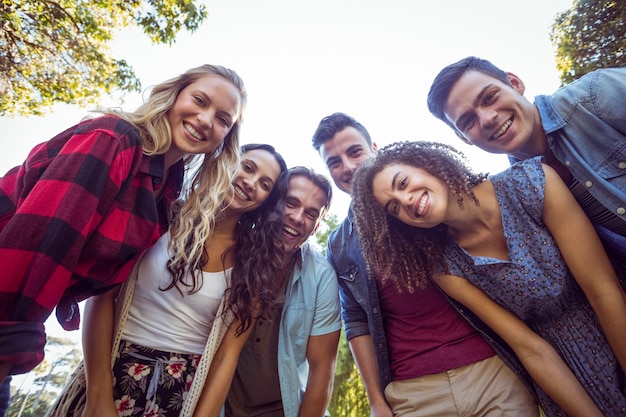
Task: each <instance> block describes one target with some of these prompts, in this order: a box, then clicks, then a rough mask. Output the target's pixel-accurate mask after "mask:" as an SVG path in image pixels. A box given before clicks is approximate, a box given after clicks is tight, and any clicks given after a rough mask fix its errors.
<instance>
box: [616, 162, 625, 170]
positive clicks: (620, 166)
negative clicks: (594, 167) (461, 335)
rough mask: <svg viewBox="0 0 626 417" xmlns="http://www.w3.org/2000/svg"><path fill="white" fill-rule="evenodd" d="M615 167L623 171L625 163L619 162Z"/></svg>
mask: <svg viewBox="0 0 626 417" xmlns="http://www.w3.org/2000/svg"><path fill="white" fill-rule="evenodd" d="M617 166H618V167H619V169H624V168H626V162H620V163H619V164H617Z"/></svg>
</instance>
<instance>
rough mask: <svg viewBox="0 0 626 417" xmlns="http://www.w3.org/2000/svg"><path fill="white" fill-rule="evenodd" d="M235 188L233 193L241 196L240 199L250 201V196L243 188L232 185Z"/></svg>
mask: <svg viewBox="0 0 626 417" xmlns="http://www.w3.org/2000/svg"><path fill="white" fill-rule="evenodd" d="M234 189H235V193H236V194H237V195H238V196H239V197H241V198H242V199H244V200H246V201H250V200H251V199H250V196H248V194H246V193H244V192H243V190H242V189H241V188H239V186H237V185H235V187H234Z"/></svg>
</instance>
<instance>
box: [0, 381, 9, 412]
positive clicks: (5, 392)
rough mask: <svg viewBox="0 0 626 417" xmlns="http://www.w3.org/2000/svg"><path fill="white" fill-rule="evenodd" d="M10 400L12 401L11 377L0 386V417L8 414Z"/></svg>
mask: <svg viewBox="0 0 626 417" xmlns="http://www.w3.org/2000/svg"><path fill="white" fill-rule="evenodd" d="M9 399H11V377H10V376H7V377H6V378H4V381H2V385H0V417H4V416H5V414H6V413H7V409H8V408H9Z"/></svg>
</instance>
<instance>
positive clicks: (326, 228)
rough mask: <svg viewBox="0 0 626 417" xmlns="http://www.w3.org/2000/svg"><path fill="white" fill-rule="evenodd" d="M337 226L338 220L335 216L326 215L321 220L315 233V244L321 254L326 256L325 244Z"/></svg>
mask: <svg viewBox="0 0 626 417" xmlns="http://www.w3.org/2000/svg"><path fill="white" fill-rule="evenodd" d="M337 226H339V220H338V219H337V215H336V214H333V213H328V214H327V215H326V217H324V219H323V220H322V223H321V224H320V227H319V228H318V229H317V232H316V233H315V242H316V243H317V245H318V246H319V247H320V248H321V249H322V253H324V254H326V243H327V242H328V237H329V236H330V233H331V232H332V231H333V230H335V229H336V228H337Z"/></svg>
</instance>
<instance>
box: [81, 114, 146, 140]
mask: <svg viewBox="0 0 626 417" xmlns="http://www.w3.org/2000/svg"><path fill="white" fill-rule="evenodd" d="M74 134H75V135H89V134H101V135H102V136H108V137H111V138H113V139H115V140H117V141H119V142H121V143H123V144H125V145H126V146H127V147H135V146H141V145H142V141H141V136H140V134H139V129H137V128H136V127H135V126H134V125H133V124H132V123H130V122H127V121H126V120H124V119H122V118H120V117H118V116H115V115H104V116H100V117H96V118H92V119H87V120H84V121H82V122H81V123H80V124H79V125H78V128H77V129H76V130H75V132H74Z"/></svg>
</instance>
